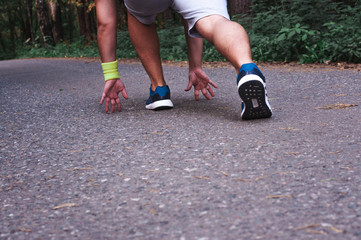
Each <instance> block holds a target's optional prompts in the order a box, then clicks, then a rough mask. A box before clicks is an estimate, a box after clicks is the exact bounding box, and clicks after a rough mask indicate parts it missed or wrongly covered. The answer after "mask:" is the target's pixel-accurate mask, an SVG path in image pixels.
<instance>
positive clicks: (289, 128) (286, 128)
mask: <svg viewBox="0 0 361 240" xmlns="http://www.w3.org/2000/svg"><path fill="white" fill-rule="evenodd" d="M280 129H282V130H291V131H298V130H300V129H297V128H293V127H282V128H280Z"/></svg>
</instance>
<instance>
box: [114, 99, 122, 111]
mask: <svg viewBox="0 0 361 240" xmlns="http://www.w3.org/2000/svg"><path fill="white" fill-rule="evenodd" d="M115 102H116V103H117V106H118V112H120V110H121V109H122V106H121V105H120V100H119V98H117V99H116V100H115Z"/></svg>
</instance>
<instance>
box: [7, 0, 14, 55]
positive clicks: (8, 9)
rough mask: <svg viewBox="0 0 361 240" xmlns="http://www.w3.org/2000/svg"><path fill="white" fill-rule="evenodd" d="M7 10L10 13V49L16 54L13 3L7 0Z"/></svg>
mask: <svg viewBox="0 0 361 240" xmlns="http://www.w3.org/2000/svg"><path fill="white" fill-rule="evenodd" d="M6 3H7V4H6V12H7V15H8V26H9V30H10V50H11V52H12V53H14V54H15V22H14V18H13V11H12V6H11V4H12V3H9V2H6Z"/></svg>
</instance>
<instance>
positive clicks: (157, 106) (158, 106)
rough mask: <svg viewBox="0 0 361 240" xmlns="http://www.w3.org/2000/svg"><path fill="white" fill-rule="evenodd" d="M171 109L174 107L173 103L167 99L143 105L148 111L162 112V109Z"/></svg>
mask: <svg viewBox="0 0 361 240" xmlns="http://www.w3.org/2000/svg"><path fill="white" fill-rule="evenodd" d="M173 107H174V106H173V103H172V101H171V100H169V99H165V100H159V101H156V102H154V103H151V104H148V105H145V108H146V109H149V110H162V109H169V108H173Z"/></svg>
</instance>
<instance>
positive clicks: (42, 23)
mask: <svg viewBox="0 0 361 240" xmlns="http://www.w3.org/2000/svg"><path fill="white" fill-rule="evenodd" d="M35 6H36V14H37V16H38V23H39V28H40V32H41V36H42V39H43V46H46V45H49V44H50V45H54V37H53V33H52V31H51V26H50V23H49V15H48V9H47V7H46V4H45V0H35Z"/></svg>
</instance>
